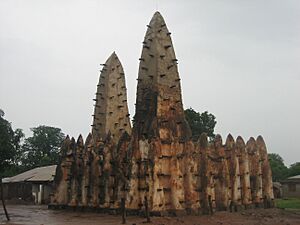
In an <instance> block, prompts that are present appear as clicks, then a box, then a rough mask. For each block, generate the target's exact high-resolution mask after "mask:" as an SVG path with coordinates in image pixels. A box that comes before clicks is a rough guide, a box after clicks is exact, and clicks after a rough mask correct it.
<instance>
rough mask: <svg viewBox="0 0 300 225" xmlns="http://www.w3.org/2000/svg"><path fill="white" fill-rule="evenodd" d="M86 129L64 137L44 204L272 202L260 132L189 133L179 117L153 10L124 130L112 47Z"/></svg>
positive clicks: (195, 206) (168, 57)
mask: <svg viewBox="0 0 300 225" xmlns="http://www.w3.org/2000/svg"><path fill="white" fill-rule="evenodd" d="M95 101H96V105H95V115H94V121H93V125H92V134H89V135H88V137H87V138H86V140H85V142H84V141H83V139H82V137H81V136H80V137H79V138H78V140H77V142H76V141H75V140H74V138H72V139H70V138H69V137H67V138H66V140H65V141H64V143H63V145H62V148H61V151H62V154H61V156H62V157H61V161H60V164H59V166H58V167H57V168H58V169H57V175H56V178H55V183H56V192H55V193H54V195H53V197H52V203H51V206H63V207H66V206H70V207H81V208H93V209H99V210H101V209H108V210H118V209H120V207H121V199H123V200H124V201H125V207H126V209H127V210H128V211H132V212H145V211H146V209H148V210H149V211H150V212H152V213H153V214H155V213H156V214H160V215H162V214H170V213H171V214H178V213H193V214H199V213H203V214H208V213H212V212H213V211H215V210H230V211H236V210H239V209H241V208H250V207H263V206H264V207H272V206H273V198H274V197H273V190H272V176H271V169H270V165H269V162H268V156H267V149H266V145H265V143H264V140H263V138H262V137H261V136H259V137H258V138H257V139H256V140H255V139H254V138H250V140H249V141H248V142H247V143H246V144H245V142H244V140H243V139H242V138H241V137H238V138H237V139H236V140H234V138H233V137H232V136H231V135H228V137H227V138H226V141H225V143H223V141H222V137H221V136H220V135H217V136H216V138H215V139H214V140H213V141H209V140H208V139H207V137H206V135H205V134H202V135H201V136H200V138H199V140H198V141H192V139H191V130H190V127H189V125H188V123H187V121H186V120H185V117H184V109H183V104H182V96H181V87H180V77H179V73H178V68H177V59H176V56H175V51H174V47H173V44H172V40H171V33H170V32H169V30H168V28H167V25H166V23H165V21H164V19H163V17H162V16H161V15H160V13H159V12H156V13H155V14H154V16H153V18H152V20H151V21H150V24H149V25H148V29H147V32H146V35H145V38H144V41H143V49H142V54H141V57H140V66H139V74H138V85H137V98H136V112H135V116H134V121H133V128H132V131H131V126H130V121H129V114H128V107H127V99H126V87H125V78H124V71H123V68H122V66H121V63H120V61H119V59H118V58H117V56H116V55H115V54H112V56H110V58H109V59H108V60H107V62H106V63H105V64H104V67H103V70H102V72H101V75H100V81H99V85H98V89H97V94H96V99H95Z"/></svg>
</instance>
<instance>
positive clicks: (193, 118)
mask: <svg viewBox="0 0 300 225" xmlns="http://www.w3.org/2000/svg"><path fill="white" fill-rule="evenodd" d="M184 114H185V118H186V120H187V121H188V123H189V125H190V127H191V130H192V135H193V138H194V139H198V137H199V136H200V135H201V134H202V133H206V134H207V136H208V137H210V138H214V137H215V134H214V129H215V126H216V123H217V121H216V117H215V116H214V115H213V114H211V113H208V112H207V111H205V112H203V113H201V114H200V113H199V112H196V111H195V110H194V109H192V108H189V109H186V110H184Z"/></svg>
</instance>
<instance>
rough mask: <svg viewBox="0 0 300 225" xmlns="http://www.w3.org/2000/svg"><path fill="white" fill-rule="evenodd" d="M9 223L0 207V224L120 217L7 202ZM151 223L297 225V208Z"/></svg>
mask: <svg viewBox="0 0 300 225" xmlns="http://www.w3.org/2000/svg"><path fill="white" fill-rule="evenodd" d="M7 208H8V212H9V214H10V217H11V221H10V222H6V220H5V216H4V212H3V209H2V208H0V224H6V225H8V224H10V225H17V224H18V225H29V224H30V225H41V224H43V225H54V224H55V225H71V224H72V225H96V224H97V225H99V224H101V225H108V224H121V216H119V215H116V216H114V215H105V214H97V213H80V212H70V211H57V210H48V209H47V207H46V206H28V205H8V206H7ZM126 224H130V225H133V224H136V225H138V224H146V219H145V218H141V217H135V216H130V217H127V223H126ZM150 224H155V225H171V224H174V225H175V224H176V225H183V224H186V225H203V224H205V225H221V224H222V225H230V224H234V225H242V224H243V225H250V224H251V225H252V224H254V225H260V224H266V225H268V224H270V225H277V224H280V225H282V224H283V225H292V224H295V225H296V224H297V225H300V211H287V210H281V209H255V210H247V211H243V212H238V213H229V212H217V213H216V214H215V215H213V216H182V217H151V223H150Z"/></svg>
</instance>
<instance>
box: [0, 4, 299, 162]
mask: <svg viewBox="0 0 300 225" xmlns="http://www.w3.org/2000/svg"><path fill="white" fill-rule="evenodd" d="M157 9H158V10H159V11H160V12H161V13H162V15H163V17H164V18H165V20H166V23H167V25H168V28H169V30H170V31H171V32H172V39H173V43H174V47H175V52H176V55H177V58H178V60H179V73H180V76H181V81H182V94H183V100H184V106H185V107H186V108H187V107H193V108H194V109H195V110H197V111H200V112H203V111H205V110H207V111H209V112H210V113H213V114H214V115H215V116H216V118H217V126H216V132H217V133H220V134H222V136H223V139H224V140H225V138H226V136H227V134H228V133H231V134H232V135H233V136H234V137H235V138H236V137H237V136H238V135H241V136H242V137H243V138H244V139H245V141H247V140H248V139H249V137H250V136H254V137H257V136H258V135H260V134H261V135H262V136H263V137H264V139H265V142H266V144H267V147H268V151H269V152H273V153H278V154H280V155H281V156H282V157H283V158H284V160H285V163H286V164H291V163H294V162H296V161H300V147H299V145H300V139H299V137H300V132H299V129H300V118H299V117H300V103H299V102H300V69H299V68H300V67H299V64H300V1H298V0H285V1H282V0H251V1H246V0H245V1H242V0H235V1H234V0H226V1H225V0H223V1H221V0H206V1H200V0H188V1H183V0H181V1H180V0H177V1H176V0H168V1H167V0H130V1H129V0H128V1H125V0H119V1H117V0H106V1H103V0H95V1H92V0H82V1H76V0H57V1H55V0H26V1H25V0H19V1H17V0H1V1H0V78H1V79H0V108H2V109H3V110H4V112H5V118H6V119H7V120H9V121H11V122H12V126H13V128H22V129H23V130H24V132H25V133H26V135H27V136H29V135H31V133H30V130H29V128H31V127H36V126H38V125H49V126H55V127H60V128H61V129H62V130H63V132H64V133H66V134H70V135H72V136H76V137H77V136H78V135H79V134H80V133H81V134H83V135H84V136H85V137H86V135H87V134H88V132H89V131H90V129H91V127H90V124H91V123H92V117H91V115H92V114H93V101H92V99H93V98H94V94H95V92H96V85H97V83H98V79H99V69H100V68H101V67H100V63H104V62H105V61H106V59H107V57H108V56H109V55H110V54H111V53H112V52H113V51H116V53H117V54H118V56H119V58H120V60H121V62H122V64H123V67H124V70H125V75H126V82H127V88H128V93H127V94H128V104H129V108H130V113H131V115H134V103H135V95H136V84H137V81H136V78H137V73H138V63H139V61H138V58H139V57H140V54H141V50H142V41H143V38H144V35H145V31H146V24H148V23H149V22H150V19H151V17H152V15H153V14H154V12H155V11H156V10H157Z"/></svg>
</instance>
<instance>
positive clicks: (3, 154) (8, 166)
mask: <svg viewBox="0 0 300 225" xmlns="http://www.w3.org/2000/svg"><path fill="white" fill-rule="evenodd" d="M3 116H4V112H3V110H0V175H1V176H9V175H11V173H12V171H14V170H15V168H16V165H17V161H18V157H19V156H20V154H21V152H20V147H21V145H20V142H21V139H22V138H23V137H24V134H23V132H22V130H21V129H16V130H15V131H14V130H13V129H12V127H11V123H10V122H8V121H7V120H6V119H4V118H3Z"/></svg>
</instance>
